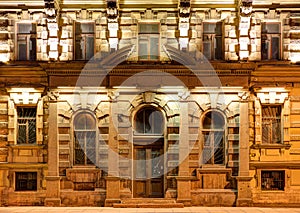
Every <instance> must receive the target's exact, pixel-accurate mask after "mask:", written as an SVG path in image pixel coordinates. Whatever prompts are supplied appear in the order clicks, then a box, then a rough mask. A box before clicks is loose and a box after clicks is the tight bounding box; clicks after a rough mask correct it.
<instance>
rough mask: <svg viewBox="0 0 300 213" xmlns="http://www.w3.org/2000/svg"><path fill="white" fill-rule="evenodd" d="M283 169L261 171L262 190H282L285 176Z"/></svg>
mask: <svg viewBox="0 0 300 213" xmlns="http://www.w3.org/2000/svg"><path fill="white" fill-rule="evenodd" d="M284 176H285V175H284V171H262V172H261V189H262V190H284V186H285V180H284V179H285V177H284Z"/></svg>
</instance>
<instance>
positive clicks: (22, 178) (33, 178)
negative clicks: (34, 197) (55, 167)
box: [16, 172, 37, 191]
mask: <svg viewBox="0 0 300 213" xmlns="http://www.w3.org/2000/svg"><path fill="white" fill-rule="evenodd" d="M36 190H37V172H16V191H36Z"/></svg>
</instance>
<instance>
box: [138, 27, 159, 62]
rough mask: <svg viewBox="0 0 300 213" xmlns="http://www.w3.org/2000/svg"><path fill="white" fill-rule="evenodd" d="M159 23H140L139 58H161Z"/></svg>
mask: <svg viewBox="0 0 300 213" xmlns="http://www.w3.org/2000/svg"><path fill="white" fill-rule="evenodd" d="M159 36H160V35H159V24H157V23H142V24H139V45H138V46H139V48H138V52H139V60H158V59H159Z"/></svg>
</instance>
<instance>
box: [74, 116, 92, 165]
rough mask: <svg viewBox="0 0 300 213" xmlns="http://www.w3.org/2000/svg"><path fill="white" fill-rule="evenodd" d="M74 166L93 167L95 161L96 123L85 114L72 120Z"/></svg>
mask: <svg viewBox="0 0 300 213" xmlns="http://www.w3.org/2000/svg"><path fill="white" fill-rule="evenodd" d="M74 144H75V146H74V147H75V148H74V150H75V154H74V164H76V165H93V164H94V163H95V161H96V152H95V150H96V121H95V118H94V117H93V116H92V115H91V114H90V113H87V112H82V113H80V114H77V115H76V117H75V119H74Z"/></svg>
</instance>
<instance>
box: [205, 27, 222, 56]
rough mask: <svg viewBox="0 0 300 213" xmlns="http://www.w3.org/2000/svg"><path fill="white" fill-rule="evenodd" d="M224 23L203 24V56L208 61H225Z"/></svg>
mask: <svg viewBox="0 0 300 213" xmlns="http://www.w3.org/2000/svg"><path fill="white" fill-rule="evenodd" d="M222 32H223V23H222V22H206V23H203V51H202V53H203V55H204V56H205V57H206V58H207V59H208V60H221V59H223V38H222Z"/></svg>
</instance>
